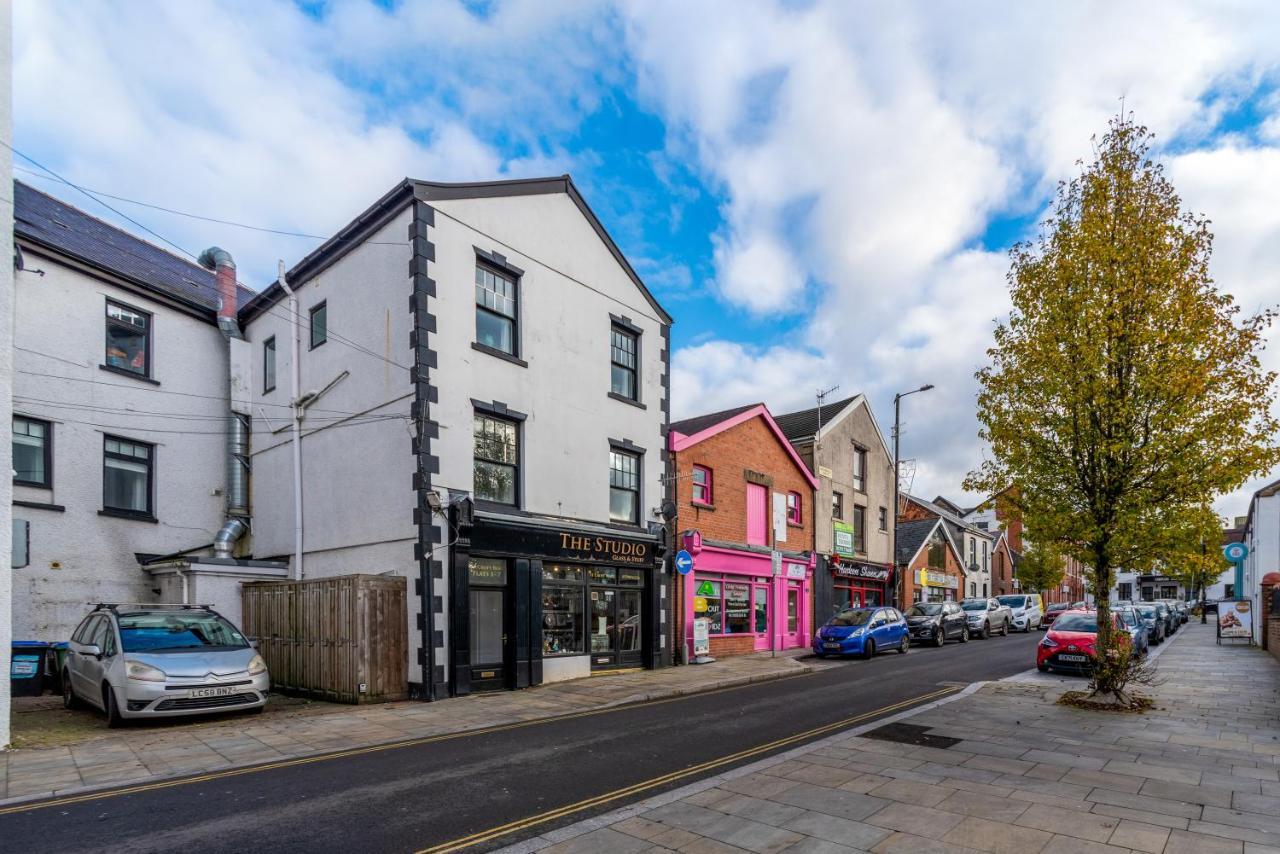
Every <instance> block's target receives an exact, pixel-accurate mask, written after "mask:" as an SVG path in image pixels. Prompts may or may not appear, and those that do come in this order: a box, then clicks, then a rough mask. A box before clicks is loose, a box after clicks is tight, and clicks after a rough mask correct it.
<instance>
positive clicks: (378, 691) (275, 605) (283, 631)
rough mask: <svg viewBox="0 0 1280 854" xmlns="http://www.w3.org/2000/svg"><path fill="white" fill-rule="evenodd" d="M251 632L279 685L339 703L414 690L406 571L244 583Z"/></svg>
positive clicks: (379, 699)
mask: <svg viewBox="0 0 1280 854" xmlns="http://www.w3.org/2000/svg"><path fill="white" fill-rule="evenodd" d="M241 591H242V593H241V596H242V600H243V603H244V625H243V627H242V628H243V629H244V632H245V634H247V635H249V637H251V638H254V639H255V640H257V641H258V651H259V652H260V653H262V657H263V658H264V659H266V662H267V667H268V668H269V669H270V671H271V684H272V687H273V688H276V689H278V690H280V691H285V692H289V693H300V694H306V695H309V696H313V697H317V698H319V699H323V700H332V701H335V702H339V703H379V702H387V701H389V700H403V699H405V697H407V696H408V659H409V654H408V616H407V612H406V608H405V596H406V593H407V588H406V582H405V579H404V578H401V577H399V576H389V575H340V576H336V577H333V578H317V579H313V580H309V581H265V582H255V583H251V584H245V585H244V586H243V587H242V588H241Z"/></svg>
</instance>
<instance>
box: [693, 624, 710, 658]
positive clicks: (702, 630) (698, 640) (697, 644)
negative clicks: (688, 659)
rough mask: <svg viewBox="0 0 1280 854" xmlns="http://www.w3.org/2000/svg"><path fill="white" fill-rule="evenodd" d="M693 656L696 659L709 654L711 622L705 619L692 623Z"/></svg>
mask: <svg viewBox="0 0 1280 854" xmlns="http://www.w3.org/2000/svg"><path fill="white" fill-rule="evenodd" d="M693 654H694V655H695V656H697V657H701V656H704V655H710V654H711V621H710V620H708V619H707V618H706V617H698V618H697V619H696V620H694V621H693Z"/></svg>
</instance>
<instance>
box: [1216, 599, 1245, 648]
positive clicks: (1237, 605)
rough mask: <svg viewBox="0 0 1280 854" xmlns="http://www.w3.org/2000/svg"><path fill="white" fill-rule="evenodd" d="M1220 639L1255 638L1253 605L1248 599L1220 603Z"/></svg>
mask: <svg viewBox="0 0 1280 854" xmlns="http://www.w3.org/2000/svg"><path fill="white" fill-rule="evenodd" d="M1218 637H1220V638H1245V639H1252V638H1253V603H1252V602H1250V601H1249V600H1248V599H1237V600H1234V601H1231V600H1224V601H1222V602H1219V603H1218Z"/></svg>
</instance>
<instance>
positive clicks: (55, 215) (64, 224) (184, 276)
mask: <svg viewBox="0 0 1280 854" xmlns="http://www.w3.org/2000/svg"><path fill="white" fill-rule="evenodd" d="M13 233H14V235H15V236H16V237H21V238H25V239H26V240H29V241H31V242H32V243H36V244H39V245H40V246H42V247H44V248H46V249H50V250H53V251H55V252H58V253H61V254H64V255H68V256H71V257H72V258H75V259H76V260H78V261H81V262H83V263H85V264H88V265H90V266H92V267H97V268H98V269H101V270H103V271H106V272H109V273H112V274H114V275H116V276H119V277H121V278H124V279H128V280H130V281H132V282H134V283H135V284H137V285H139V286H141V287H143V288H145V289H147V290H151V291H155V292H156V293H159V294H163V295H165V296H169V297H173V298H176V299H179V300H181V301H183V302H185V303H187V304H189V305H191V306H193V307H195V308H198V309H203V310H206V311H208V312H210V316H211V318H212V315H213V313H215V312H216V311H217V307H218V293H217V287H216V285H215V283H214V277H213V273H212V272H210V271H209V270H206V269H204V268H203V267H201V266H199V265H198V264H194V263H192V262H190V261H187V260H185V259H183V258H181V257H179V256H177V255H175V254H173V253H172V252H169V251H168V250H165V249H161V248H160V247H159V246H156V245H155V244H153V243H148V242H147V241H145V240H142V239H140V238H137V237H134V236H133V235H132V234H130V233H129V232H127V231H125V230H123V229H121V228H117V227H116V226H114V225H111V224H110V223H107V222H104V221H103V220H100V219H98V218H97V217H95V216H91V215H90V214H88V213H85V212H84V211H82V210H80V209H79V208H77V207H74V206H72V205H69V204H67V203H66V202H64V201H62V200H61V199H58V198H55V197H54V196H51V195H49V194H48V193H43V192H41V191H40V190H37V189H36V188H34V187H31V186H28V185H27V184H24V183H22V182H21V181H14V182H13ZM238 291H239V300H238V301H239V303H240V305H243V304H244V303H246V302H248V300H249V299H250V298H251V297H252V296H253V292H252V291H250V290H248V289H247V288H243V287H241V288H238Z"/></svg>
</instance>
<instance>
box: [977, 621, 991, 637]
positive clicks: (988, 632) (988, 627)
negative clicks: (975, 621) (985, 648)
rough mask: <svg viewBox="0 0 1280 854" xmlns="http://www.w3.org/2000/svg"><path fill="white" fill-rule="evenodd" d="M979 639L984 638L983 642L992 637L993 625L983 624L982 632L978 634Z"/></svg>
mask: <svg viewBox="0 0 1280 854" xmlns="http://www.w3.org/2000/svg"><path fill="white" fill-rule="evenodd" d="M978 637H980V638H982V639H983V640H986V639H987V638H989V637H991V624H990V623H983V624H982V630H981V631H980V632H978Z"/></svg>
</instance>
